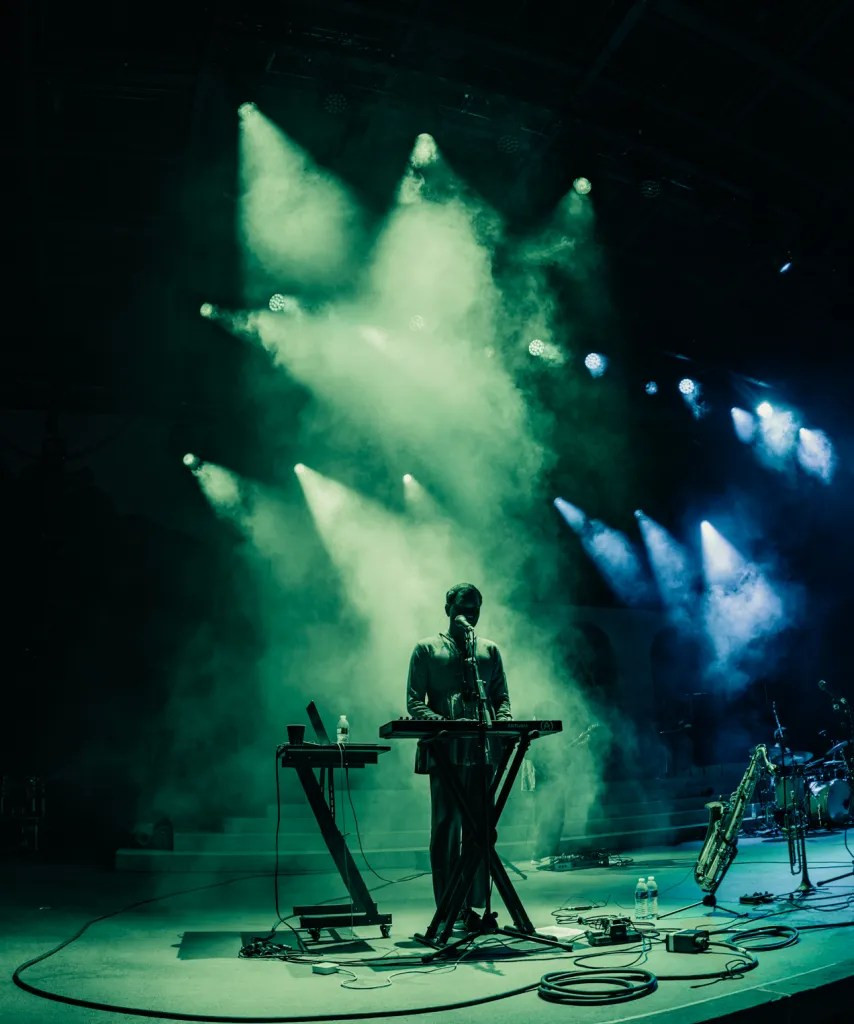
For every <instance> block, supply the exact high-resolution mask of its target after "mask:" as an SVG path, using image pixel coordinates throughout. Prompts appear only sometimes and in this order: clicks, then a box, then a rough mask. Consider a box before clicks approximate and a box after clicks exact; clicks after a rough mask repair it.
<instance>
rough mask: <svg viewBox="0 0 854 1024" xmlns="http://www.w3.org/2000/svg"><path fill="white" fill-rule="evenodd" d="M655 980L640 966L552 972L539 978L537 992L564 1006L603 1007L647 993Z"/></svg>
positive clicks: (653, 988) (652, 990) (655, 982)
mask: <svg viewBox="0 0 854 1024" xmlns="http://www.w3.org/2000/svg"><path fill="white" fill-rule="evenodd" d="M657 988H658V979H657V978H656V977H655V975H654V974H650V972H649V971H644V970H641V969H640V968H631V967H629V968H623V969H620V970H608V969H607V968H605V969H603V970H601V971H591V970H581V971H552V972H551V973H549V974H544V975H543V976H542V978H541V979H540V985H539V988H538V989H537V995H538V996H539V997H540V998H541V999H545V1000H547V1001H548V1002H550V1003H562V1004H564V1005H567V1006H604V1005H606V1004H608V1003H627V1002H628V1001H629V1000H630V999H640V998H641V996H648V995H649V994H650V993H651V992H654V991H655V990H656V989H657Z"/></svg>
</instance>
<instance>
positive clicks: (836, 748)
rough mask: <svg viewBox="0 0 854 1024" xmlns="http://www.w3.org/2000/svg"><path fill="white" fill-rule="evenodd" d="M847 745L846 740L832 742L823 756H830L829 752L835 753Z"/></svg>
mask: <svg viewBox="0 0 854 1024" xmlns="http://www.w3.org/2000/svg"><path fill="white" fill-rule="evenodd" d="M847 746H848V740H842V742H841V743H834V744H833V746H832V747H831V748H830V750H828V752H827V753H826V754H825V755H824V756H825V757H830V755H831V754H837V753H839V751H840V750H844V749H845V747H847Z"/></svg>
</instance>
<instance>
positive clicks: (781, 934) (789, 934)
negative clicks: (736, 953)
mask: <svg viewBox="0 0 854 1024" xmlns="http://www.w3.org/2000/svg"><path fill="white" fill-rule="evenodd" d="M736 934H737V936H738V944H739V946H742V947H743V948H744V949H749V950H750V951H751V953H766V952H768V951H769V950H772V949H785V948H786V947H787V946H794V945H795V943H796V942H798V941H799V939H798V929H797V928H792V927H791V926H790V925H786V924H771V925H766V926H765V927H763V928H749V929H748V930H747V931H744V932H737V933H736ZM763 936H769V937H770V936H776V938H777V939H778V940H779V941H777V942H766V943H763V944H762V945H756V944H754V943H753V940H754V939H760V938H762V937H763ZM748 943H750V945H748Z"/></svg>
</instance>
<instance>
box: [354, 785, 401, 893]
mask: <svg viewBox="0 0 854 1024" xmlns="http://www.w3.org/2000/svg"><path fill="white" fill-rule="evenodd" d="M344 778H345V779H346V781H347V799H348V800H349V802H350V810H351V811H352V812H353V823H354V824H355V826H356V839H357V841H358V843H359V853H360V854H361V855H362V860H363V861H364V862H365V867H367V869H368V871H370V873H371V874H372V875H375V876H376V877H377V878H379V879H380V881H382V882H391V881H392V879H390V878H385V877H384V876H383V875H381V874H379V873H378V872H377V871H374V869H373V867H372V866H371V863H370V861H369V860H368V858H367V857H366V856H365V851H364V850H363V849H362V834H361V832H360V831H359V816H358V815H357V814H356V808H355V807H354V806H353V795H352V793H351V792H350V769H349V767H347V768H345V769H344Z"/></svg>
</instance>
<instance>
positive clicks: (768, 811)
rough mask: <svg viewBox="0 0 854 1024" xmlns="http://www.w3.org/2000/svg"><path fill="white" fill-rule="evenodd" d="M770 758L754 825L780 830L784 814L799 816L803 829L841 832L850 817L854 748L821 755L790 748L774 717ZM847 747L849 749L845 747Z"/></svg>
mask: <svg viewBox="0 0 854 1024" xmlns="http://www.w3.org/2000/svg"><path fill="white" fill-rule="evenodd" d="M774 717H775V720H776V722H777V728H776V729H775V730H774V739H775V740H777V742H776V743H775V744H774V745H773V746H769V747H768V760H769V761H770V762H771V764H772V765H773V766H774V774H773V775H772V776H770V777H766V779H765V781H764V784H763V785H762V786H761V788H759V789H758V792H757V794H756V795H757V798H758V801H759V803H758V806H756V807H755V808H754V822H755V823H756V824H759V823H760V822H763V821H764V826H765V829H767V830H768V831H778V830H779V829H780V828H781V826H782V825H783V823H784V821H786V820H788V816H789V815H791V814H793V813H794V812H797V814H798V818H799V820H801V821H802V822H803V823H804V827H805V828H806V829H807V830H810V829H833V828H844V827H845V826H846V825H848V823H849V818H850V813H851V785H852V777H851V768H850V766H851V763H852V756H854V745H852V741H850V740H840V741H839V742H836V743H834V744H833V745H832V746H831V747H830V749H829V750H828V751H827V752H826V753H824V754H822V755H821V756H820V757H813V754H812V752H811V751H809V750H791V749H790V748H789V747H787V746H786V745H785V739H784V737H785V733H786V730H785V729H784V728H783V727H782V726H781V725H780V720H779V718H777V709H776V706H774ZM849 748H850V749H849Z"/></svg>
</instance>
